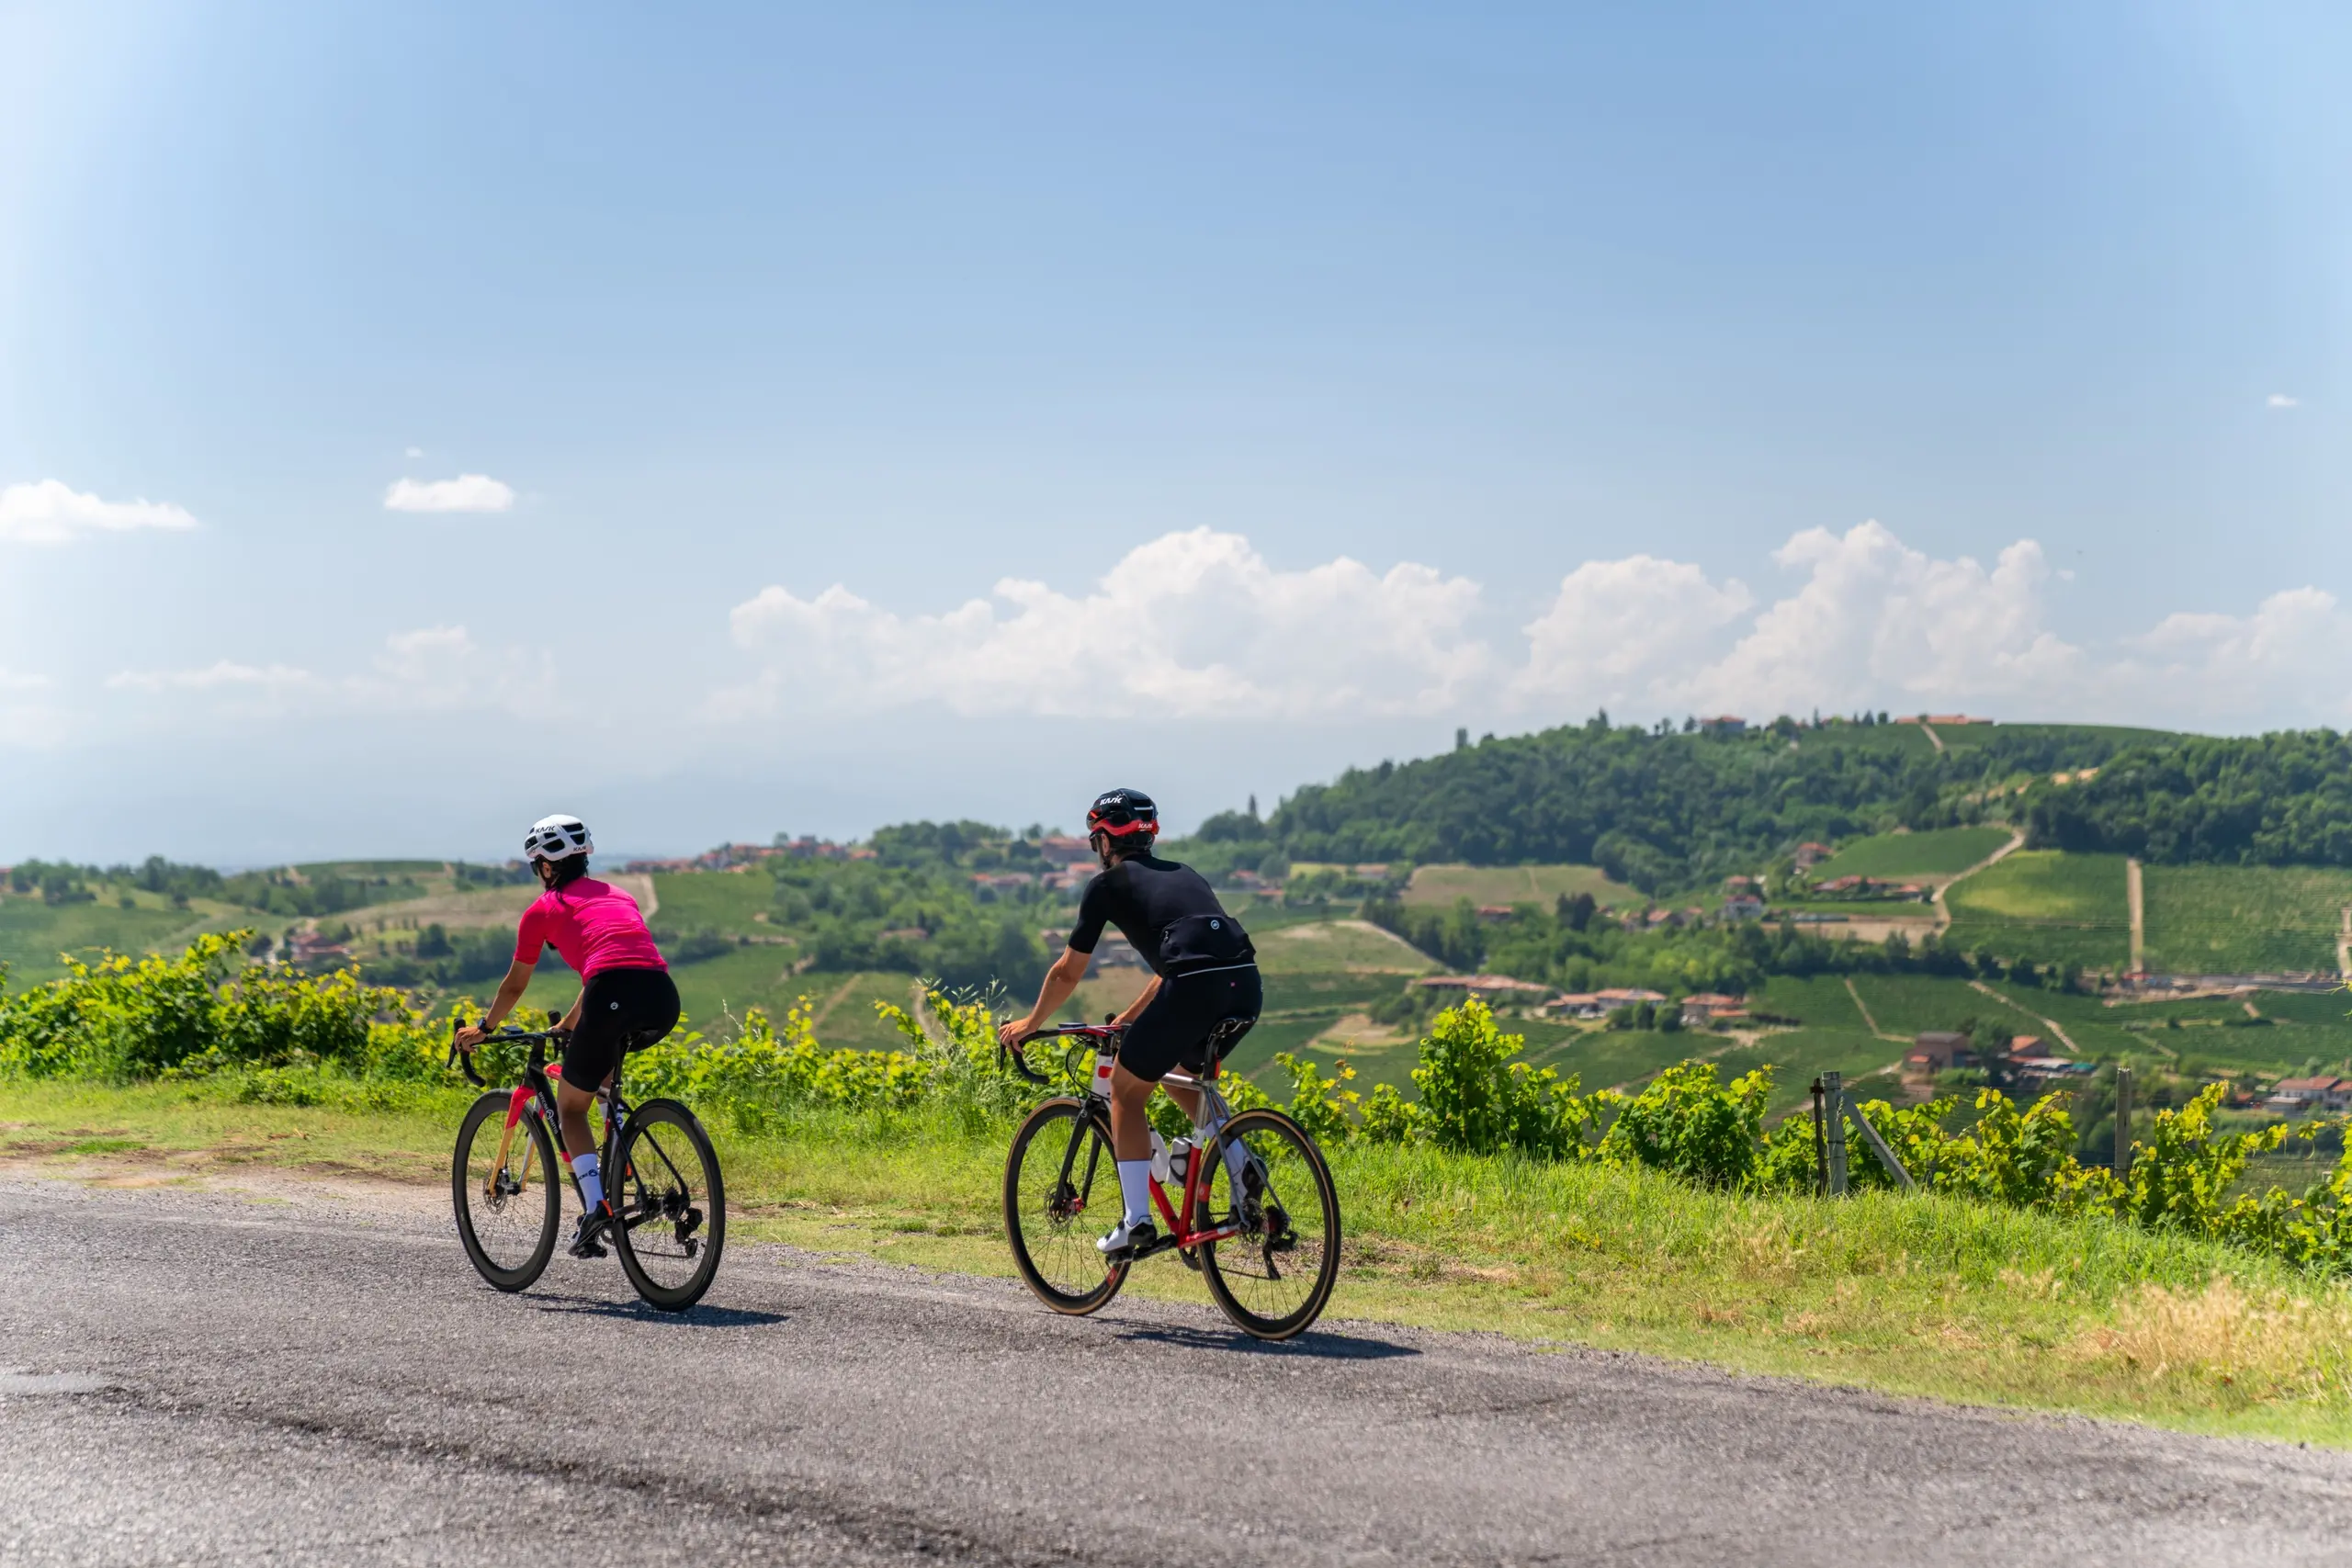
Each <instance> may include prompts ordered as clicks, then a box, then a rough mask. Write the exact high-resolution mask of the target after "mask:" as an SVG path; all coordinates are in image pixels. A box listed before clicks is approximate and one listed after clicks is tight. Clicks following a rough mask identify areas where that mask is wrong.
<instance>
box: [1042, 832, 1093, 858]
mask: <svg viewBox="0 0 2352 1568" xmlns="http://www.w3.org/2000/svg"><path fill="white" fill-rule="evenodd" d="M1037 852H1038V853H1039V854H1042V855H1044V856H1045V857H1046V859H1047V860H1048V861H1051V862H1052V863H1054V864H1056V865H1078V864H1080V863H1084V862H1087V861H1091V860H1092V859H1093V858H1094V849H1093V846H1092V845H1091V844H1089V843H1088V842H1087V841H1086V840H1084V839H1073V838H1071V837H1070V836H1069V834H1067V833H1048V834H1046V836H1045V837H1044V838H1042V839H1040V840H1037Z"/></svg>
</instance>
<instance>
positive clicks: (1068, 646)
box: [707, 522, 2352, 728]
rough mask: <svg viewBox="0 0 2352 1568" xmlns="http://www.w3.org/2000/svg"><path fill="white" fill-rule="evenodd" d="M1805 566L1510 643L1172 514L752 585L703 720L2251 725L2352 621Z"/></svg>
mask: <svg viewBox="0 0 2352 1568" xmlns="http://www.w3.org/2000/svg"><path fill="white" fill-rule="evenodd" d="M1773 560H1774V562H1775V564H1776V565H1777V566H1779V567H1780V568H1781V570H1782V571H1783V572H1785V573H1786V574H1787V575H1788V578H1789V581H1788V582H1787V583H1786V585H1785V586H1784V587H1783V588H1782V589H1781V592H1779V593H1778V594H1777V595H1775V596H1762V597H1760V596H1759V595H1758V593H1757V592H1754V591H1752V590H1751V589H1750V588H1749V586H1748V585H1747V584H1746V583H1744V582H1742V581H1739V580H1738V579H1736V578H1730V577H1722V578H1718V577H1714V576H1712V575H1710V574H1709V573H1708V572H1707V571H1706V570H1704V569H1703V568H1702V567H1701V566H1699V565H1697V564H1694V563H1691V562H1687V561H1674V560H1667V559H1662V558H1658V557H1656V556H1651V555H1646V554H1636V555H1630V556H1626V557H1623V558H1616V559H1601V560H1590V561H1587V562H1585V563H1583V564H1582V565H1580V566H1578V567H1577V568H1576V569H1575V570H1572V571H1570V572H1568V573H1567V574H1566V576H1565V577H1564V578H1562V579H1561V580H1560V584H1559V587H1558V589H1557V590H1556V591H1555V592H1554V593H1552V594H1551V595H1550V596H1549V598H1548V600H1547V601H1546V603H1545V604H1544V608H1543V610H1542V611H1541V612H1540V613H1539V614H1538V615H1536V616H1535V617H1534V618H1533V619H1532V621H1529V622H1527V623H1525V624H1524V625H1522V626H1520V627H1519V628H1518V637H1517V638H1516V639H1514V638H1513V637H1511V636H1510V634H1509V631H1508V628H1507V627H1505V626H1498V625H1496V624H1495V623H1496V622H1497V621H1498V615H1496V614H1495V613H1494V612H1493V611H1491V610H1490V609H1489V607H1488V606H1487V603H1486V600H1485V596H1484V594H1483V593H1482V592H1481V590H1480V588H1479V585H1478V584H1476V583H1475V582H1473V581H1469V580H1468V579H1465V578H1462V577H1451V576H1448V575H1446V574H1445V573H1444V572H1442V570H1439V569H1437V568H1435V567H1430V566H1425V565H1419V564H1416V563H1411V562H1407V563H1403V564H1399V565H1397V566H1394V567H1391V568H1389V569H1388V570H1385V571H1375V570H1374V569H1373V568H1371V567H1368V566H1366V565H1364V564H1363V563H1361V562H1358V561H1355V560H1351V559H1349V558H1345V557H1342V558H1339V559H1336V560H1333V561H1330V562H1328V563H1325V564H1323V565H1319V566H1311V567H1307V568H1305V569H1300V570H1284V569H1278V568H1275V567H1273V566H1272V565H1271V564H1270V563H1269V562H1267V561H1266V560H1265V558H1263V557H1262V556H1261V555H1260V554H1259V553H1258V552H1257V551H1256V550H1255V549H1253V548H1252V547H1251V546H1250V543H1249V541H1248V540H1247V539H1244V538H1242V537H1241V536H1238V535H1233V534H1220V533H1216V532H1214V531H1212V530H1209V529H1205V528H1203V529H1196V530H1193V531H1192V532H1190V533H1181V534H1170V535H1168V536H1165V537H1163V538H1160V539H1157V540H1154V541H1153V542H1151V543H1149V544H1147V545H1144V546H1141V547H1137V548H1136V549H1135V550H1134V551H1132V552H1130V553H1129V554H1128V556H1127V557H1126V558H1125V559H1124V560H1122V561H1120V562H1119V564H1118V565H1117V566H1115V567H1114V568H1113V569H1112V570H1111V571H1110V572H1109V573H1107V574H1106V575H1105V576H1104V577H1103V580H1102V581H1100V582H1099V583H1097V584H1095V585H1094V587H1093V588H1092V589H1091V590H1090V591H1088V592H1081V593H1075V594H1072V593H1064V592H1059V591H1057V590H1055V589H1052V588H1049V587H1047V586H1046V585H1045V584H1043V583H1037V582H1030V581H1019V580H1007V581H1002V582H1000V583H998V584H997V585H996V587H995V590H994V592H992V594H991V595H990V596H989V597H988V598H985V599H973V600H971V601H969V602H967V603H966V604H961V605H959V606H956V608H954V609H950V610H946V611H944V612H941V613H937V614H922V613H909V612H905V611H901V610H898V609H893V608H890V607H888V606H885V605H881V604H875V603H874V602H872V601H870V600H868V599H865V598H864V597H862V596H860V595H859V594H857V593H855V592H852V591H851V590H850V589H849V588H848V587H847V586H845V585H842V584H835V585H834V586H832V587H830V588H827V589H825V590H824V591H823V592H820V593H817V594H815V595H814V596H812V597H808V598H803V597H800V596H798V595H797V594H795V593H794V592H791V591H790V590H788V589H786V588H784V587H781V586H771V587H768V588H765V589H763V590H762V591H761V592H758V593H757V594H755V595H753V596H752V598H750V599H748V600H745V601H744V602H743V603H741V604H738V605H736V606H735V608H734V610H733V612H732V615H731V628H732V632H733V637H734V640H735V642H736V644H737V646H738V647H739V648H741V649H743V650H744V651H745V653H746V654H747V655H749V656H750V657H751V658H752V660H755V661H756V664H757V666H758V668H757V671H756V673H754V674H753V675H752V678H751V679H749V680H748V681H746V682H742V683H741V684H738V685H736V686H733V687H731V688H729V689H728V690H725V691H723V692H721V693H719V694H718V695H717V696H715V697H714V698H713V699H712V700H711V702H710V704H709V705H708V706H707V716H711V717H717V718H733V717H741V716H746V715H753V714H760V713H771V712H777V711H784V710H793V711H802V712H806V711H812V710H825V709H830V710H833V711H838V712H844V713H849V712H861V713H862V712H871V711H875V710H887V709H891V708H907V707H919V706H933V707H938V708H943V709H944V710H945V711H948V712H950V713H955V714H958V715H966V716H1012V715H1022V716H1057V715H1081V714H1089V713H1099V712H1101V711H1103V706H1104V705H1105V704H1106V702H1119V703H1123V704H1125V705H1127V706H1130V707H1132V708H1133V709H1134V710H1135V711H1149V712H1153V713H1158V714H1163V715H1167V716H1171V717H1201V716H1223V717H1237V718H1245V717H1246V718H1260V719H1272V720H1281V721H1325V722H1338V723H1345V722H1351V721H1361V720H1367V719H1385V718H1400V717H1401V718H1413V717H1423V716H1429V717H1441V718H1444V719H1447V720H1457V721H1470V722H1488V721H1493V722H1515V723H1522V724H1529V725H1536V724H1545V723H1556V722H1560V721H1562V720H1566V719H1572V718H1580V717H1582V716H1586V715H1588V714H1589V713H1591V712H1592V711H1593V710H1594V709H1595V708H1597V707H1604V706H1605V707H1609V708H1611V709H1612V710H1614V711H1617V712H1618V713H1620V714H1623V715H1627V716H1649V715H1652V714H1681V713H1694V712H1708V713H1712V712H1730V713H1739V714H1743V715H1746V716H1751V717H1770V716H1773V715H1775V714H1780V713H1805V712H1809V711H1811V710H1813V709H1815V708H1820V709H1823V710H1826V711H1829V712H1844V711H1850V710H1852V709H1856V708H1871V709H1878V708H1886V709H1893V710H1895V711H1898V712H1918V711H1921V710H1935V709H1945V708H1967V709H1973V710H1976V711H1991V712H1993V713H1995V714H1996V715H2006V716H2018V717H2028V716H2030V717H2082V716H2107V717H2109V718H2116V719H2122V718H2130V719H2132V720H2135V721H2148V722H2174V723H2182V724H2199V723H2202V724H2212V725H2217V726H2219V727H2222V728H2246V727H2248V726H2249V725H2259V724H2265V723H2284V724H2298V723H2302V724H2308V723H2318V722H2326V723H2341V722H2344V721H2345V720H2346V718H2352V693H2346V692H2345V691H2344V690H2342V682H2340V680H2338V678H2337V677H2336V676H2335V673H2334V671H2338V670H2340V669H2342V668H2343V666H2344V662H2345V656H2346V654H2352V617H2347V616H2346V614H2345V613H2344V610H2343V608H2342V607H2341V606H2340V605H2338V604H2337V603H2336V601H2335V598H2334V597H2333V596H2332V595H2329V594H2327V593H2325V592H2321V591H2319V590H2317V589H2313V588H2301V589H2295V590H2291V591H2289V592H2281V593H2278V594H2274V595H2272V596H2271V597H2270V598H2268V599H2267V600H2265V601H2264V602H2263V603H2262V604H2260V605H2259V606H2258V607H2256V610H2255V611H2254V613H2253V614H2252V615H2244V616H2238V615H2226V614H2214V613H2206V612H2184V613H2180V614H2175V615H2167V616H2165V617H2164V618H2163V619H2161V620H2159V621H2158V622H2157V623H2156V624H2155V625H2154V626H2153V627H2152V628H2151V629H2150V630H2148V631H2147V632H2145V633H2143V634H2141V635H2139V636H2137V637H2127V638H2124V639H2121V640H2120V641H2116V642H2111V643H2107V644H2105V645H2094V644H2091V643H2089V642H2086V641H2083V640H2076V639H2070V638H2068V637H2065V636H2064V635H2062V633H2061V632H2060V631H2059V630H2058V629H2057V627H2056V626H2055V625H2054V624H2053V621H2054V608H2055V606H2056V604H2057V603H2058V601H2057V600H2056V599H2055V597H2054V596H2055V595H2057V594H2058V593H2059V592H2061V590H2060V588H2059V584H2061V583H2062V582H2063V581H2065V578H2066V574H2064V573H2061V572H2058V571H2055V570H2052V567H2051V565H2050V562H2049V560H2048V558H2047V556H2046V555H2045V553H2044V551H2043V550H2042V548H2041V546H2040V545H2039V544H2038V543H2036V542H2035V541H2033V540H2031V539H2020V540H2018V541H2016V542H2014V543H2012V544H2010V545H2008V546H2007V547H2005V548H2003V549H2002V550H2000V551H1999V553H1998V554H1997V555H1996V556H1995V557H1994V558H1992V560H1991V562H1990V564H1989V565H1988V564H1986V563H1985V562H1983V561H1980V560H1978V559H1977V558H1973V557H1971V556H1957V557H1952V558H1939V557H1936V556H1931V555H1929V554H1928V552H1926V551H1923V550H1919V549H1917V548H1914V547H1911V546H1909V545H1906V544H1905V543H1904V542H1903V541H1902V540H1901V539H1900V538H1899V537H1897V536H1895V534H1894V532H1893V531H1892V530H1891V529H1889V528H1887V527H1886V526H1884V525H1882V524H1880V523H1876V522H1867V523H1863V524H1860V525H1858V526H1855V527H1852V528H1849V529H1848V530H1846V531H1845V532H1844V533H1842V534H1840V533H1834V532H1832V531H1830V530H1828V529H1826V528H1812V529H1807V530H1805V531H1804V532H1802V533H1799V534H1797V535H1795V536H1792V538H1790V539H1789V541H1788V542H1787V543H1786V544H1784V545H1783V546H1782V547H1781V548H1780V549H1779V550H1777V551H1776V552H1774V555H1773Z"/></svg>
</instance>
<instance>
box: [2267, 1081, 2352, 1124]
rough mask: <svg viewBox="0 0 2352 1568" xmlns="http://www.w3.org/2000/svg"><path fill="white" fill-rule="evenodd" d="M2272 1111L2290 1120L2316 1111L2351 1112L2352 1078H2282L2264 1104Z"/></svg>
mask: <svg viewBox="0 0 2352 1568" xmlns="http://www.w3.org/2000/svg"><path fill="white" fill-rule="evenodd" d="M2265 1103H2266V1104H2267V1105H2268V1106H2269V1107H2270V1109H2272V1110H2273V1111H2279V1112H2281V1113H2283V1114H2285V1115H2288V1116H2301V1115H2304V1114H2306V1113H2307V1112H2310V1111H2344V1110H2347V1109H2352V1078H2339V1077H2328V1076H2325V1075H2323V1076H2321V1077H2305V1078H2280V1079H2279V1080H2278V1083H2277V1084H2276V1085H2275V1086H2274V1087H2273V1088H2272V1089H2271V1090H2270V1098H2269V1099H2268V1100H2267V1101H2265Z"/></svg>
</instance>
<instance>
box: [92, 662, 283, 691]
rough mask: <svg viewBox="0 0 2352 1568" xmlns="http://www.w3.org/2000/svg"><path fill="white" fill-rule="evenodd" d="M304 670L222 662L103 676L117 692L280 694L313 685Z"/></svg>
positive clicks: (279, 666)
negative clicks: (255, 692)
mask: <svg viewBox="0 0 2352 1568" xmlns="http://www.w3.org/2000/svg"><path fill="white" fill-rule="evenodd" d="M316 682H317V677H316V676H314V675H312V674H311V672H310V671H307V670H297V669H294V668H292V667H291V666H289V665H285V664H267V665H263V664H240V663H238V662H237V661H236V660H232V659H222V660H216V661H214V662H213V663H210V664H207V665H205V666H203V667H202V668H200V669H195V670H124V671H118V672H117V673H115V674H112V675H109V676H107V685H108V686H109V687H112V688H113V689H114V690H116V691H119V692H214V691H266V692H284V691H292V690H295V689H297V688H300V687H303V686H309V685H312V684H315V683H316Z"/></svg>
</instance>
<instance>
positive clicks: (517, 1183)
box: [449, 1089, 563, 1291]
mask: <svg viewBox="0 0 2352 1568" xmlns="http://www.w3.org/2000/svg"><path fill="white" fill-rule="evenodd" d="M513 1104H514V1095H513V1093H512V1091H510V1090H507V1089H492V1090H491V1091H490V1092H489V1093H488V1094H485V1095H483V1096H482V1097H481V1099H480V1100H475V1101H474V1102H473V1105H472V1106H471V1108H469V1110H468V1111H466V1119H465V1121H464V1122H462V1123H460V1124H459V1126H458V1150H457V1154H456V1156H454V1157H453V1158H452V1159H451V1160H450V1162H449V1186H450V1196H451V1198H452V1199H453V1200H455V1201H456V1203H457V1209H458V1239H459V1240H461V1241H463V1242H464V1243H465V1244H466V1256H467V1257H468V1258H471V1259H473V1265H474V1268H475V1269H477V1270H479V1271H480V1272H481V1277H482V1278H483V1279H485V1280H489V1281H490V1282H491V1283H492V1284H493V1285H495V1286H497V1287H498V1288H499V1289H500V1290H502V1291H519V1290H523V1289H525V1288H526V1287H527V1286H528V1285H529V1284H530V1283H531V1282H532V1281H533V1280H537V1278H538V1277H539V1276H540V1275H541V1274H542V1273H544V1272H545V1271H546V1270H547V1266H548V1258H552V1257H554V1256H555V1233H556V1228H557V1226H558V1225H560V1224H561V1223H562V1220H563V1186H562V1176H561V1174H560V1171H559V1169H558V1168H557V1166H556V1163H555V1145H553V1144H552V1143H550V1142H549V1141H548V1130H547V1127H546V1125H545V1124H544V1123H543V1122H540V1120H539V1119H538V1118H537V1117H536V1116H532V1115H528V1114H526V1115H525V1116H524V1117H523V1119H522V1120H521V1121H519V1122H515V1125H514V1126H513V1128H511V1129H510V1128H509V1127H508V1126H507V1125H506V1113H507V1111H508V1109H509V1108H510V1107H511V1106H512V1105H513Z"/></svg>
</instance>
